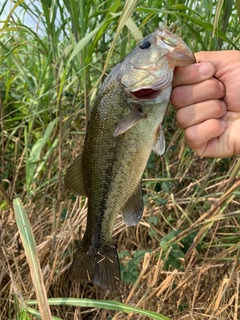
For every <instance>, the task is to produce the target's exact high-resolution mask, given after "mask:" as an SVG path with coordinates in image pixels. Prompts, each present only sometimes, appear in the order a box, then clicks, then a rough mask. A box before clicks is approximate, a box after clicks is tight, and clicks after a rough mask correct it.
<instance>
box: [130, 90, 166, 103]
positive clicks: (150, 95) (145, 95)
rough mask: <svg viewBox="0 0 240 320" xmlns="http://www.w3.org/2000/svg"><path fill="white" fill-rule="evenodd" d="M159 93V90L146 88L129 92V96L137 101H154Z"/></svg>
mask: <svg viewBox="0 0 240 320" xmlns="http://www.w3.org/2000/svg"><path fill="white" fill-rule="evenodd" d="M160 91H161V90H154V89H151V88H147V89H140V90H137V91H131V94H132V95H133V96H134V97H135V98H137V99H141V100H154V99H156V98H157V97H158V96H159V94H160Z"/></svg>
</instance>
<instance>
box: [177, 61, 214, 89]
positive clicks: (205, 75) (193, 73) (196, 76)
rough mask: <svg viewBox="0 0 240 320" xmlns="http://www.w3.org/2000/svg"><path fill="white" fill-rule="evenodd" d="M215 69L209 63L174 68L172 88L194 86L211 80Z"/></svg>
mask: <svg viewBox="0 0 240 320" xmlns="http://www.w3.org/2000/svg"><path fill="white" fill-rule="evenodd" d="M214 72H215V69H214V66H213V65H212V64H211V63H208V62H205V63H194V64H191V65H188V66H186V67H178V68H175V71H174V77H173V88H174V87H176V86H182V85H186V84H194V83H198V82H201V81H204V80H206V79H210V78H212V76H213V75H214Z"/></svg>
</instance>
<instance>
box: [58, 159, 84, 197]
mask: <svg viewBox="0 0 240 320" xmlns="http://www.w3.org/2000/svg"><path fill="white" fill-rule="evenodd" d="M64 185H65V186H66V188H67V189H68V190H70V191H72V192H73V193H74V194H76V195H81V196H84V195H85V196H87V194H86V192H85V189H84V182H83V169H82V156H79V157H78V158H77V159H75V160H74V162H73V163H72V164H71V165H70V167H68V168H67V171H66V174H65V177H64Z"/></svg>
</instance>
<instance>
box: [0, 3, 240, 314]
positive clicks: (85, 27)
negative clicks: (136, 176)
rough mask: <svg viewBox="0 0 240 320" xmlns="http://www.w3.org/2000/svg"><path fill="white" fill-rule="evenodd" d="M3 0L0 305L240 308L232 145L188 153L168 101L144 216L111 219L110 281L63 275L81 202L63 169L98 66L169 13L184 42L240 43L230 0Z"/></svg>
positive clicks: (7, 310) (11, 309)
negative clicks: (115, 283)
mask: <svg viewBox="0 0 240 320" xmlns="http://www.w3.org/2000/svg"><path fill="white" fill-rule="evenodd" d="M9 3H11V6H10V8H11V10H10V9H9ZM1 4H2V6H1V8H0V16H1V30H0V31H1V38H0V56H1V64H0V89H1V90H0V119H1V121H0V241H1V250H0V266H1V269H0V318H1V319H3V320H5V319H35V318H41V317H42V319H114V320H116V319H148V318H154V319H178V320H179V319H196V320H197V319H201V320H204V319H214V320H215V319H226V320H227V319H234V320H237V319H240V306H239V304H240V296H239V286H240V264H239V249H240V241H239V239H240V225H239V223H240V218H239V213H240V211H239V201H240V200H239V195H240V190H239V185H240V181H239V166H240V160H239V158H238V157H232V158H227V159H221V160H220V159H201V158H199V157H198V156H196V155H195V154H194V153H193V152H192V151H191V150H190V149H189V148H187V147H186V146H185V145H184V141H183V133H182V131H181V130H180V129H179V128H178V127H177V125H176V121H175V114H174V110H173V108H171V107H169V109H168V112H167V114H166V116H165V120H164V128H165V129H164V130H165V136H166V140H167V141H166V145H167V150H166V152H165V154H164V155H163V156H162V157H157V156H155V155H151V157H150V159H149V163H148V166H147V169H146V171H145V174H144V179H143V189H144V201H145V205H146V207H145V211H144V217H143V219H142V221H141V223H139V225H138V226H136V227H129V228H126V227H125V225H124V224H123V223H122V221H121V217H119V218H118V219H117V221H116V224H115V229H114V241H115V243H116V244H117V246H118V252H119V256H120V262H121V275H122V284H121V286H120V287H119V290H118V291H117V292H116V293H114V294H106V295H105V294H104V293H102V292H101V290H99V289H98V288H96V287H95V286H93V285H73V284H72V283H71V282H70V281H69V280H68V277H67V273H68V269H69V267H70V265H71V261H72V257H73V252H74V250H75V249H76V245H75V240H79V239H80V238H81V237H82V235H83V231H84V226H85V220H86V206H87V202H86V199H85V198H84V197H78V198H76V197H74V195H72V194H70V193H69V192H68V191H66V190H65V189H64V186H63V183H62V181H63V175H64V172H65V169H66V168H67V167H68V165H69V164H70V163H72V161H73V159H74V158H75V157H76V156H77V155H78V154H79V153H80V150H81V147H82V145H83V141H84V135H85V128H86V122H87V118H88V116H89V110H90V108H91V105H92V103H93V101H94V98H95V97H96V94H97V92H98V89H99V87H100V85H101V82H102V80H103V78H104V77H105V75H106V74H107V72H108V71H109V70H111V68H112V67H113V66H114V65H115V64H116V63H117V62H119V61H120V60H122V59H123V58H124V57H125V56H126V54H127V53H128V52H129V51H130V50H131V49H132V48H133V47H134V46H135V44H136V42H137V41H138V40H139V39H140V38H141V35H147V34H149V33H151V32H153V31H154V30H155V29H156V28H157V27H158V25H159V24H161V25H163V26H168V25H170V24H171V23H177V24H178V26H179V27H178V30H177V33H178V34H180V35H181V36H182V37H183V39H184V40H185V41H186V42H187V44H188V45H189V47H190V48H191V49H192V50H193V51H200V50H224V49H237V50H239V47H240V44H239V43H240V42H239V38H240V26H239V11H240V10H237V9H239V6H240V4H239V1H233V0H228V1H220V0H219V1H197V0H194V1H191V0H189V1H177V0H174V1H171V0H169V1H160V0H143V1H141V0H139V1H137V0H129V1H121V0H116V1H112V0H105V1H100V0H96V1H92V0H55V1H50V0H42V1H32V2H28V3H27V2H24V1H23V0H19V1H18V2H17V1H9V0H6V1H1ZM7 8H8V9H7ZM19 9H20V13H21V14H19ZM4 12H5V13H6V14H4ZM25 14H28V15H30V16H31V17H32V19H33V20H34V21H35V22H36V27H35V28H34V29H32V28H30V27H29V25H27V24H25V23H24V19H23V15H25ZM13 199H14V200H13ZM33 236H34V237H33ZM34 238H35V240H34ZM73 297H75V298H78V299H73ZM55 298H61V299H55ZM82 298H87V299H88V300H84V299H82ZM30 299H37V301H36V300H30ZM47 299H48V300H47ZM103 300H104V301H105V302H104V301H103ZM109 300H111V301H109ZM119 302H122V303H123V304H120V303H119ZM49 304H50V305H51V308H49ZM134 308H139V309H141V310H142V311H141V310H138V311H137V310H135V309H134ZM38 310H39V311H38ZM144 310H145V311H144ZM147 310H150V311H152V312H154V311H155V312H157V314H154V313H152V314H151V313H147V312H148V311H147ZM50 312H51V314H52V315H50ZM129 312H130V313H129ZM139 312H142V314H140V313H139ZM127 313H128V315H127ZM40 314H41V315H40Z"/></svg>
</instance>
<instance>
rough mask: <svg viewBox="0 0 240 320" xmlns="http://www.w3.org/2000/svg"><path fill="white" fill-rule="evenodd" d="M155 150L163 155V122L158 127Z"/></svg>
mask: <svg viewBox="0 0 240 320" xmlns="http://www.w3.org/2000/svg"><path fill="white" fill-rule="evenodd" d="M153 151H154V152H155V153H156V154H157V155H159V156H161V155H162V154H163V153H164V151H165V136H164V133H163V128H162V124H160V125H159V127H158V130H157V133H156V141H155V144H154V146H153Z"/></svg>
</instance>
